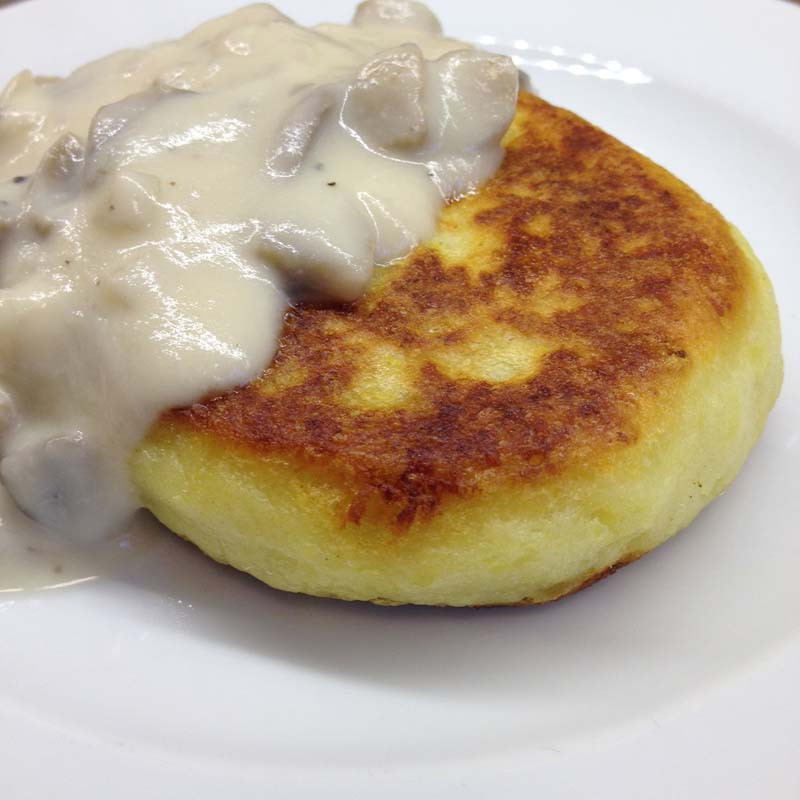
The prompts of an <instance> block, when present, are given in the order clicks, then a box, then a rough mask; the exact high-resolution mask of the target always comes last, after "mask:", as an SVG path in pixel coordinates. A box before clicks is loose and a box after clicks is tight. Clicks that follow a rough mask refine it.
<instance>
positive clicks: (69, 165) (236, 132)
mask: <svg viewBox="0 0 800 800" xmlns="http://www.w3.org/2000/svg"><path fill="white" fill-rule="evenodd" d="M517 85H518V74H517V70H516V68H515V67H514V66H513V64H512V63H511V61H510V60H509V59H507V58H505V57H503V56H495V55H490V54H487V53H482V52H479V51H476V50H473V49H471V48H469V47H468V46H466V45H464V44H463V43H460V42H457V41H453V40H450V39H445V38H443V37H442V36H441V35H440V27H439V23H438V21H437V20H436V18H435V17H434V16H433V15H432V14H431V12H430V11H429V10H428V9H427V8H425V7H424V6H422V5H421V4H418V3H409V2H404V1H403V0H382V1H376V0H368V2H365V3H362V4H361V5H360V6H359V7H358V9H357V11H356V14H355V18H354V23H353V25H351V26H338V25H320V26H317V27H316V28H310V29H308V28H302V27H300V26H298V25H296V24H294V23H293V22H291V21H290V20H289V19H288V18H287V17H285V16H283V15H282V14H280V13H279V12H278V11H276V10H275V9H273V8H272V7H271V6H267V5H253V6H248V7H246V8H243V9H241V10H239V11H236V12H234V13H232V14H229V15H227V16H225V17H222V18H220V19H216V20H212V21H210V22H207V23H205V24H204V25H202V26H200V27H199V28H197V29H196V30H194V31H192V32H191V33H190V34H188V35H187V36H185V37H184V38H183V39H179V40H176V41H173V42H167V43H163V44H158V45H154V46H153V47H150V48H146V49H142V50H125V51H122V52H119V53H115V54H113V55H110V56H108V57H107V58H104V59H101V60H100V61H96V62H93V63H90V64H88V65H86V66H84V67H81V68H80V69H78V70H76V71H75V72H74V73H72V74H71V75H70V76H69V77H67V78H65V79H52V78H36V77H34V76H32V75H31V74H30V73H29V72H23V73H20V75H18V76H17V77H16V78H15V79H14V80H13V81H12V82H11V83H10V85H9V86H8V87H7V88H6V89H5V91H4V92H3V94H2V96H0V453H1V454H2V460H1V461H0V475H1V476H2V481H3V483H4V485H5V487H6V488H7V490H8V491H9V493H10V495H11V496H12V497H13V498H14V500H15V501H16V504H17V505H18V506H19V507H20V508H21V509H22V510H23V511H24V512H25V513H26V514H27V515H28V516H29V517H31V518H33V519H35V520H37V521H38V522H39V523H41V525H42V526H44V527H46V528H47V529H49V530H50V531H55V532H57V533H58V534H61V535H63V537H66V538H68V539H69V540H70V541H80V542H86V541H91V540H97V539H100V538H102V537H104V536H106V535H108V533H109V531H113V530H115V529H117V528H118V527H119V526H120V525H121V524H122V523H123V522H124V520H126V519H127V518H129V517H130V515H131V514H132V513H133V512H134V511H135V509H136V508H137V507H138V502H137V498H136V496H135V493H134V492H133V490H132V488H131V486H130V483H129V481H128V476H127V459H128V456H129V454H130V451H131V449H132V448H133V447H134V446H135V445H136V443H137V441H139V439H140V438H141V437H142V435H143V434H144V433H145V431H146V429H147V428H148V426H149V425H151V424H152V423H153V421H154V420H155V419H156V418H157V416H158V415H159V414H160V413H161V412H162V411H164V410H165V409H167V408H170V407H173V406H180V405H185V404H188V403H191V402H193V401H195V400H197V399H199V398H202V397H203V396H205V395H208V394H210V393H218V392H222V391H225V390H227V389H230V388H231V387H234V386H236V385H239V384H245V383H247V382H249V381H251V380H253V379H254V378H255V377H257V375H258V374H259V373H260V372H261V371H262V370H263V369H264V367H265V366H266V365H267V364H268V363H269V361H270V359H271V358H272V357H273V355H274V352H275V349H276V346H277V341H278V335H279V332H280V328H281V324H282V320H283V315H284V313H285V310H286V308H287V305H288V304H289V303H290V302H292V301H293V300H304V301H309V300H310V301H319V302H342V301H351V300H354V299H356V298H357V297H358V296H359V295H360V294H361V293H362V292H363V290H364V288H365V286H366V285H367V283H368V281H369V279H370V276H371V274H372V270H373V265H374V264H376V263H377V264H383V263H387V262H389V261H391V260H393V259H395V258H398V257H400V256H403V255H404V254H406V253H407V252H408V251H409V250H410V249H411V248H412V247H413V246H414V245H415V244H417V243H418V242H419V241H421V240H423V239H424V238H426V237H427V236H429V235H430V234H431V233H432V232H433V230H434V226H435V222H436V217H437V214H438V212H439V210H440V208H441V206H442V204H443V202H445V201H447V200H448V199H451V198H454V197H457V196H459V195H461V194H463V193H466V192H469V191H471V190H473V189H474V188H475V187H476V186H477V185H478V184H479V183H481V182H482V181H484V180H486V179H487V178H488V177H489V176H490V175H491V174H492V173H493V172H494V171H495V169H496V168H497V167H498V165H499V163H500V160H501V157H502V150H501V148H500V139H501V137H502V135H503V133H504V132H505V130H506V128H507V126H508V124H509V123H510V121H511V118H512V116H513V113H514V110H515V107H516V95H517ZM9 513H11V512H9V507H7V508H5V509H2V508H0V514H2V516H3V523H2V526H3V527H4V528H5V529H6V532H5V533H4V534H3V536H5V537H6V543H5V544H3V539H2V538H0V547H4V548H5V550H6V552H4V553H3V555H2V556H0V558H3V559H8V558H9V556H8V552H7V551H8V550H10V549H11V545H9V544H8V541H9V540H8V529H9V525H8V522H7V518H8V517H9ZM11 516H14V517H15V518H17V519H19V515H18V512H17V511H13V513H11ZM11 527H13V525H12V526H11Z"/></svg>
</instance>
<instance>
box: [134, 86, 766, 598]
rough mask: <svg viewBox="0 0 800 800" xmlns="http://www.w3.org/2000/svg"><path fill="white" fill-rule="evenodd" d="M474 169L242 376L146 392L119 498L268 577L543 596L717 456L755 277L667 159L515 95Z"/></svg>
mask: <svg viewBox="0 0 800 800" xmlns="http://www.w3.org/2000/svg"><path fill="white" fill-rule="evenodd" d="M505 144H506V158H505V161H504V163H503V165H502V167H501V168H500V170H499V172H498V174H497V175H496V176H495V177H494V178H493V179H492V180H491V181H490V182H489V183H488V184H486V185H485V186H484V187H483V188H482V189H481V190H480V191H479V192H478V193H477V194H475V195H473V196H469V197H466V198H464V199H462V200H461V201H459V202H456V203H453V204H451V205H450V206H448V207H447V208H446V209H445V210H444V212H443V214H442V217H441V220H440V224H439V229H438V233H437V235H436V237H435V238H434V239H433V240H431V241H429V242H427V243H426V244H425V245H423V246H420V247H418V248H417V249H416V250H415V251H414V252H413V253H411V254H410V255H409V256H408V257H407V258H406V259H404V260H403V261H401V262H398V263H396V264H393V265H391V266H390V267H387V268H378V270H377V272H376V276H375V278H374V280H373V283H372V285H371V287H370V289H369V291H368V292H367V294H366V295H365V296H364V297H363V298H362V299H361V300H360V301H359V302H358V303H356V304H354V305H352V306H348V307H343V308H333V309H330V308H329V309H318V308H297V309H295V310H293V311H292V312H291V313H290V314H289V316H288V318H287V320H286V326H285V330H284V332H283V336H282V340H281V346H280V351H279V354H278V356H277V358H276V359H275V361H274V362H273V364H272V365H271V366H270V367H269V368H268V369H267V371H266V372H265V373H264V375H263V377H262V378H261V379H260V380H258V381H256V382H255V383H253V384H251V385H250V386H247V387H243V388H241V389H239V390H236V391H234V392H231V393H229V394H227V395H225V396H223V397H220V398H215V399H210V400H208V401H206V402H204V403H202V404H197V405H195V406H193V407H192V408H189V409H180V410H175V411H172V412H170V413H168V414H166V415H165V416H164V417H163V418H162V420H161V421H160V422H159V423H158V425H157V426H156V427H155V428H154V429H153V430H152V431H151V433H150V435H149V437H148V439H147V440H146V441H145V442H144V443H143V444H142V446H141V447H140V449H139V450H138V452H137V453H136V454H135V456H134V459H133V462H132V469H133V474H134V478H135V480H136V482H137V485H138V486H139V488H140V491H141V494H142V498H143V502H144V503H145V504H146V505H147V506H148V507H149V508H151V509H152V510H153V511H154V512H155V513H156V515H157V516H159V518H161V519H162V520H163V521H164V522H165V523H166V524H167V525H168V526H169V527H171V528H172V529H173V530H175V531H176V532H177V533H179V534H180V535H182V536H184V537H186V538H188V539H190V540H192V541H194V542H196V543H197V544H198V545H199V546H200V547H201V548H202V549H203V550H205V551H206V552H207V553H209V555H211V556H212V557H214V558H216V559H218V560H220V561H223V562H226V563H230V564H233V565H234V566H236V567H238V568H240V569H243V570H246V571H248V572H251V573H252V574H254V575H255V576H256V577H259V578H261V579H262V580H264V581H266V582H267V583H270V584H271V585H273V586H276V587H278V588H283V589H288V590H291V591H303V592H308V593H311V594H319V595H326V596H336V597H343V598H346V599H364V600H373V601H376V602H387V603H405V602H413V603H435V604H445V605H482V604H495V603H517V602H544V601H547V600H551V599H555V598H557V597H559V596H561V595H563V594H565V593H568V592H570V591H574V590H576V589H578V588H580V587H581V586H582V585H585V584H587V583H589V582H591V581H592V580H594V579H596V578H597V577H602V575H604V574H607V573H608V572H610V571H612V570H613V569H614V568H615V567H616V566H618V565H620V564H623V563H627V562H628V561H630V560H633V559H634V558H637V557H638V556H639V555H641V554H642V553H644V552H646V551H647V550H649V549H651V548H652V547H654V546H655V545H657V544H659V543H660V542H661V541H663V540H664V539H666V538H667V537H668V536H670V535H671V534H672V533H674V532H675V531H676V530H678V529H680V528H681V527H683V526H685V525H686V524H687V523H688V522H689V521H690V520H691V519H692V518H693V517H694V515H695V514H696V513H697V512H698V511H699V510H700V508H702V506H703V505H705V504H706V503H707V502H708V501H709V500H711V499H712V498H713V497H714V496H715V495H716V494H717V493H719V491H721V490H722V488H724V486H725V485H727V483H729V482H730V480H731V479H732V478H733V476H734V475H735V473H736V471H737V469H738V468H739V466H740V465H741V463H742V461H743V459H744V457H745V456H746V454H747V452H748V450H749V448H750V447H751V446H752V444H753V442H754V441H755V439H756V438H757V436H758V434H759V432H760V430H761V427H762V425H763V422H764V419H765V417H766V414H767V412H768V410H769V408H770V407H771V405H772V403H773V402H774V399H775V397H776V395H777V392H778V389H779V385H780V379H781V359H780V340H779V329H778V322H777V312H776V309H775V304H774V300H773V297H772V291H771V287H770V285H769V281H768V280H767V278H766V276H765V274H764V272H763V270H762V268H761V267H760V265H759V264H758V261H757V260H756V259H755V257H754V256H753V254H752V252H751V251H750V250H749V248H748V247H747V245H746V243H745V242H744V240H743V239H742V238H741V236H740V235H739V234H738V233H737V232H736V231H735V230H733V229H731V228H730V227H729V225H728V224H727V223H726V221H725V220H724V219H723V218H722V217H721V216H720V214H719V213H718V212H717V211H716V210H715V209H714V208H713V207H711V206H710V205H708V204H707V203H705V202H704V201H703V200H702V199H701V198H699V197H698V196H697V195H696V194H695V193H694V192H693V191H692V190H691V189H689V188H688V187H687V186H685V185H684V184H682V183H681V182H680V181H678V180H677V179H676V178H674V177H673V176H671V175H670V174H669V173H667V172H666V171H664V170H663V169H661V168H660V167H658V166H656V165H655V164H653V163H652V162H650V161H649V160H647V159H646V158H644V157H643V156H641V155H639V154H638V153H636V152H635V151H633V150H631V149H630V148H628V147H626V146H625V145H623V144H622V143H620V142H618V141H617V140H615V139H613V138H612V137H610V136H608V135H607V134H605V133H603V132H602V131H600V130H598V129H597V128H595V127H593V126H592V125H590V124H589V123H587V122H585V121H584V120H582V119H580V118H578V117H576V116H575V115H573V114H571V113H569V112H566V111H563V110H561V109H558V108H555V107H553V106H551V105H549V104H548V103H546V102H545V101H543V100H540V99H538V98H535V97H533V96H531V95H522V96H521V98H520V105H519V110H518V114H517V117H516V120H515V122H514V124H513V126H512V128H511V130H510V131H509V133H508V134H507V137H506V142H505Z"/></svg>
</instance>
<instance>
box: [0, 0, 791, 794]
mask: <svg viewBox="0 0 800 800" xmlns="http://www.w3.org/2000/svg"><path fill="white" fill-rule="evenodd" d="M287 5H288V4H287ZM231 6H232V3H229V2H226V1H225V0H202V2H194V3H192V4H191V6H190V4H188V3H186V4H180V3H174V2H173V3H165V2H161V1H159V0H139V2H137V3H126V4H122V3H119V4H118V3H108V2H104V1H103V0H91V1H90V0H80V2H79V1H78V0H70V1H69V2H64V0H61V2H59V1H58V0H31V2H28V3H22V4H19V5H12V6H10V7H9V8H6V9H4V10H2V11H0V79H2V80H5V79H6V78H8V77H10V75H11V74H12V73H13V72H14V71H16V69H17V68H19V67H22V66H31V67H33V68H34V69H35V70H36V71H37V72H63V71H64V70H66V69H68V68H70V67H72V66H75V65H76V64H78V63H80V62H82V61H83V60H85V59H86V58H88V57H91V56H95V55H99V54H101V53H103V52H104V51H107V50H110V49H113V48H117V47H121V46H123V45H126V44H131V43H144V42H146V41H148V40H150V39H153V38H157V37H163V36H169V35H175V34H178V33H180V32H182V31H183V30H185V29H186V28H188V27H189V26H190V25H192V24H194V23H195V22H198V21H200V20H201V19H202V18H204V17H206V16H208V15H210V14H212V13H216V12H221V11H223V10H225V9H227V8H229V7H231ZM434 6H435V7H436V9H437V11H438V13H439V14H440V16H441V18H442V19H443V20H444V22H445V26H446V28H447V30H448V31H449V32H451V33H453V34H454V35H460V36H462V37H469V38H473V39H476V40H477V39H479V37H495V38H496V41H497V42H498V43H500V44H501V45H505V46H508V47H510V51H513V52H515V53H517V54H518V55H519V56H520V57H521V58H522V59H524V60H525V61H526V63H527V64H529V67H530V73H531V75H532V78H533V81H534V83H535V84H536V85H537V86H538V87H539V88H540V90H541V92H542V94H543V95H544V96H545V97H546V98H547V99H549V100H551V101H553V102H555V103H558V104H561V105H564V106H567V107H569V108H572V109H574V110H576V111H578V112H579V113H582V114H583V115H584V116H586V117H588V118H589V119H591V120H593V121H595V122H598V123H599V124H601V125H602V126H604V127H605V128H606V129H607V130H609V131H610V132H612V133H614V134H616V135H618V136H620V137H621V138H622V139H624V140H625V141H626V142H628V143H630V144H632V145H633V146H634V147H637V148H638V149H640V150H642V151H643V152H645V153H646V154H648V155H649V156H651V157H653V158H654V159H655V160H657V161H659V162H660V163H662V164H664V165H665V166H667V167H668V168H670V169H671V170H673V171H674V172H675V173H676V174H677V175H679V176H680V177H682V178H684V179H685V180H687V181H688V182H689V183H690V184H691V185H692V186H694V187H695V188H697V189H698V190H699V191H700V192H701V193H702V194H703V195H704V196H705V197H706V198H708V199H709V200H711V201H712V202H714V203H715V204H716V205H717V206H718V207H719V208H720V210H721V211H722V212H723V213H724V214H725V215H726V216H727V217H729V218H730V219H731V220H733V221H735V222H736V223H737V224H738V225H739V226H740V227H741V228H742V230H743V231H744V233H745V234H746V235H747V237H748V238H749V239H750V241H751V242H752V244H753V246H754V247H755V250H756V251H757V252H758V253H759V255H760V256H761V257H762V259H763V261H764V262H765V264H766V266H767V268H768V270H769V272H770V274H771V276H772V279H773V281H774V283H775V287H776V291H777V294H778V298H779V301H780V304H781V311H782V322H783V331H784V342H785V345H784V350H785V356H786V382H785V385H784V389H783V393H782V396H781V399H780V401H779V403H778V406H777V407H776V409H775V410H774V411H773V413H772V415H771V416H770V420H769V423H768V425H767V429H766V431H765V433H764V436H763V438H762V439H761V441H760V442H759V444H758V446H757V447H756V449H755V450H754V452H753V454H752V455H751V457H750V459H749V460H748V462H747V464H746V466H745V468H744V470H743V471H742V474H741V475H740V476H739V478H738V479H737V481H736V483H735V484H734V486H733V487H732V488H731V490H730V491H729V492H728V493H727V494H726V495H725V496H724V497H722V498H721V499H720V500H718V501H717V502H715V503H714V504H713V505H712V506H711V507H710V508H709V509H708V510H707V511H705V512H704V513H703V514H702V515H701V517H700V518H699V519H698V520H697V521H696V522H695V524H693V525H692V526H691V528H690V529H689V530H688V531H687V532H685V533H683V534H681V535H680V536H678V537H677V538H676V539H674V540H673V541H671V542H669V543H668V544H667V545H665V546H663V547H662V548H660V549H659V550H658V551H656V552H655V553H653V554H651V555H650V556H648V557H647V558H645V559H644V560H642V561H641V562H639V563H637V564H635V565H632V566H630V567H628V568H626V569H625V570H623V571H622V572H620V573H618V574H617V575H615V576H614V577H613V578H610V579H609V580H606V581H604V582H602V583H601V584H598V585H597V586H595V587H593V588H591V589H589V590H587V591H585V592H582V593H581V594H579V595H577V596H575V597H573V598H570V599H567V600H564V601H562V602H560V603H557V604H555V605H553V606H550V607H545V608H538V609H537V608H531V609H506V610H503V609H498V610H484V611H467V610H462V611H453V610H450V611H448V610H430V609H402V608H401V609H386V608H373V607H370V606H366V605H361V604H350V605H348V604H344V603H337V602H329V601H321V600H314V599H309V598H303V597H295V596H290V595H284V594H280V593H277V592H273V591H271V590H269V589H266V588H265V587H262V586H261V585H260V584H258V583H256V582H255V581H253V580H251V579H249V578H247V577H245V576H242V575H239V574H237V573H235V572H233V571H230V570H227V569H224V568H222V567H219V566H217V565H215V564H213V563H211V562H210V561H207V560H206V559H204V558H203V557H202V556H200V555H199V554H197V553H196V552H195V551H194V550H193V549H192V548H190V547H189V546H187V545H183V544H181V543H180V542H178V541H177V540H174V539H173V538H172V537H167V536H165V537H164V540H163V543H161V544H159V545H158V546H157V547H156V548H155V549H153V550H151V551H150V552H149V553H147V554H146V555H145V557H144V558H142V559H139V560H138V561H136V562H135V563H133V562H132V563H131V564H130V565H129V567H128V568H127V569H126V571H125V573H124V574H122V575H120V576H118V577H117V578H115V579H113V580H111V579H106V580H98V581H95V582H93V583H87V584H83V585H80V586H75V587H72V588H70V589H64V590H58V591H52V592H39V593H27V594H19V595H5V597H7V598H8V599H7V600H3V601H0V611H2V614H0V621H1V622H0V795H1V796H2V797H4V798H6V797H8V798H14V800H17V799H18V798H28V797H30V798H42V797H51V796H56V794H57V795H58V796H59V797H60V798H63V800H68V798H107V797H113V798H118V799H119V800H124V799H125V798H137V799H138V798H142V797H147V798H150V797H169V798H182V797H187V798H189V797H191V798H200V799H201V800H202V799H203V798H220V797H235V798H251V797H252V798H256V797H259V798H260V797H265V796H273V797H298V798H304V797H320V796H321V797H337V798H338V797H345V796H347V797H382V798H407V797H409V796H412V795H413V796H415V797H431V798H434V797H435V798H443V797H458V798H473V797H487V796H492V797H509V796H522V795H523V794H524V796H527V797H537V798H556V797H581V798H584V797H591V798H606V797H608V798H611V797H613V798H619V797H626V798H627V797H635V798H675V797H680V798H701V797H702V798H717V797H726V798H754V797H759V798H761V797H763V798H770V800H782V799H783V798H787V799H788V798H792V799H793V800H796V798H797V797H798V795H799V794H800V766H798V759H797V756H798V755H799V754H800V700H798V692H797V680H796V679H797V675H798V674H800V672H799V670H800V613H798V612H800V580H798V568H800V535H798V534H799V533H800V530H799V528H800V525H798V519H800V469H798V465H797V459H798V456H799V455H800V420H798V408H799V407H800V318H798V311H797V305H796V300H797V293H798V278H797V270H796V267H797V258H798V256H797V254H798V253H799V252H800V238H799V237H798V230H799V229H800V225H799V224H798V219H800V150H798V146H797V142H798V141H800V112H799V111H798V108H800V102H798V101H799V100H800V98H798V96H797V79H798V77H799V76H800V47H798V42H800V7H795V6H792V5H789V4H788V3H782V2H779V0H760V2H755V1H754V2H733V0H724V1H723V0H714V2H705V3H698V2H688V1H686V2H683V1H682V2H675V0H670V2H658V3H646V2H642V1H641V0H639V1H638V2H634V0H626V2H621V3H615V4H604V3H597V2H596V1H595V0H585V1H584V0H580V1H579V0H571V1H570V2H551V3H535V4H534V3H525V4H522V3H519V4H517V3H515V2H512V0H494V2H492V3H491V4H487V3H483V4H475V8H474V10H473V9H472V8H471V7H468V4H465V3H463V2H457V0H452V1H451V2H446V1H445V0H440V1H439V2H436V3H434ZM284 10H286V11H287V12H288V13H290V14H292V15H294V16H295V17H296V18H297V19H299V20H300V21H303V22H312V21H315V20H321V19H332V20H344V19H346V18H347V17H348V15H349V12H350V6H349V4H346V3H342V2H338V0H337V1H336V2H326V3H322V2H303V3H300V2H295V3H292V4H291V5H289V6H288V7H287V8H285V9H284ZM484 41H493V40H492V39H491V38H490V39H484ZM495 49H497V47H496V48H495Z"/></svg>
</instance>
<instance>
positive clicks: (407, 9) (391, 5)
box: [353, 0, 442, 33]
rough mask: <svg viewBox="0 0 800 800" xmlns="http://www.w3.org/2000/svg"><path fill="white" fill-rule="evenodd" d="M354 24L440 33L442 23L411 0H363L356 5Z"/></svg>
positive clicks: (428, 10) (419, 4)
mask: <svg viewBox="0 0 800 800" xmlns="http://www.w3.org/2000/svg"><path fill="white" fill-rule="evenodd" d="M353 24H354V25H393V26H395V27H398V28H414V29H415V30H419V31H426V32H428V33H441V32H442V24H441V23H440V22H439V20H438V19H437V18H436V15H435V14H434V13H433V12H432V11H431V10H430V9H429V8H428V7H427V6H426V5H425V4H424V3H414V2H412V1H411V0H364V2H363V3H359V4H358V6H356V13H355V14H354V15H353Z"/></svg>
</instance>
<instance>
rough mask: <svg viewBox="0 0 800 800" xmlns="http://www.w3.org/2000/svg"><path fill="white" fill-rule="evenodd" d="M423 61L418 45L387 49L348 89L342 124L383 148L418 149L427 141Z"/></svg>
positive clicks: (371, 143)
mask: <svg viewBox="0 0 800 800" xmlns="http://www.w3.org/2000/svg"><path fill="white" fill-rule="evenodd" d="M422 89H423V58H422V51H421V50H420V49H419V47H417V45H415V44H406V45H402V46H401V47H396V48H394V49H392V50H386V51H385V52H383V53H380V55H378V56H377V58H374V59H373V60H372V61H370V62H369V63H367V64H366V65H365V66H364V67H363V68H362V70H361V71H360V72H359V74H358V77H357V78H356V79H355V81H354V82H353V83H352V84H351V86H350V87H349V88H348V90H347V95H346V97H345V101H344V105H343V106H342V122H343V123H344V124H345V125H346V126H347V127H348V128H350V129H351V130H352V131H354V132H355V133H356V134H357V135H358V136H359V137H361V138H363V139H364V140H365V141H366V143H367V144H369V145H371V146H374V147H377V148H379V149H387V150H389V149H400V150H402V149H408V148H414V147H418V146H419V145H420V144H421V143H422V142H423V140H424V138H425V133H426V124H425V113H424V110H423V106H422Z"/></svg>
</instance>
